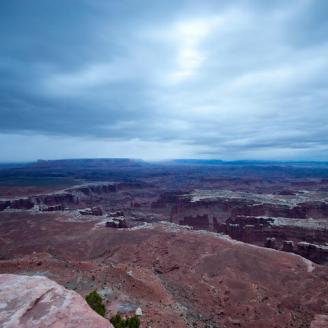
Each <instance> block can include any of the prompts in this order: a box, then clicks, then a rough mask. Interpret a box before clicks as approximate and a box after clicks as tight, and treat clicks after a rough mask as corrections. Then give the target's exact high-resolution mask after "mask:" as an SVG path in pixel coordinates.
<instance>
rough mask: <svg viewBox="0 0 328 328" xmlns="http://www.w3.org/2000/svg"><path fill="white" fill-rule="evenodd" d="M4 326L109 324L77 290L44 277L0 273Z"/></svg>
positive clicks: (97, 327) (95, 327) (93, 327)
mask: <svg viewBox="0 0 328 328" xmlns="http://www.w3.org/2000/svg"><path fill="white" fill-rule="evenodd" d="M0 300H1V312H0V326H1V327H2V328H50V327H65V328H77V327H79V328H110V327H112V325H111V324H110V323H109V321H108V320H106V319H104V318H102V317H101V316H99V315H98V314H97V313H96V312H94V311H93V310H92V309H91V308H90V307H89V305H88V304H87V303H86V302H85V300H84V299H83V298H82V297H81V296H80V295H79V294H77V293H75V292H74V291H70V290H67V289H65V288H64V287H62V286H60V285H58V284H57V283H55V282H54V281H51V280H49V279H48V278H45V277H40V276H35V277H30V276H21V275H13V274H2V275H0Z"/></svg>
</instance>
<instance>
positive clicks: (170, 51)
mask: <svg viewBox="0 0 328 328" xmlns="http://www.w3.org/2000/svg"><path fill="white" fill-rule="evenodd" d="M0 38H1V42H0V161H18V160H33V159H38V158H43V159H53V158H80V157H134V158H144V159H164V158H219V159H275V160H279V159H284V160H286V159H293V160H298V159H302V160H304V159H305V160H307V159H309V160H313V159H316V160H328V108H327V106H328V1H326V0H297V1H294V0H289V1H286V0H281V1H279V0H270V1H263V0H258V1H256V0H254V1H251V0H250V1H247V0H243V1H241V0H240V1H238V0H227V1H224V0H222V1H220V0H215V1H211V0H202V1H200V0H197V1H196V0H192V1H183V0H180V1H176V0H166V1H156V0H150V1H146V0H56V1H54V0H24V1H22V0H2V1H1V2H0Z"/></svg>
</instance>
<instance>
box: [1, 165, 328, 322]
mask: <svg viewBox="0 0 328 328" xmlns="http://www.w3.org/2000/svg"><path fill="white" fill-rule="evenodd" d="M327 168H328V165H325V164H324V163H272V162H268V163H266V162H263V163H262V162H260V163H257V162H254V163H252V162H251V163H243V162H242V163H235V162H228V163H225V162H219V163H217V162H215V163H214V164H213V162H210V163H206V161H205V162H202V161H201V162H197V161H182V162H181V161H170V162H165V163H147V162H142V161H134V160H127V159H118V160H114V159H111V160H105V159H104V160H101V159H98V160H91V159H90V160H73V161H70V160H66V161H64V160H63V161H41V162H36V163H31V164H26V166H23V167H21V166H20V167H19V168H9V169H8V168H7V169H1V170H0V273H1V274H8V273H10V274H20V275H30V276H45V277H48V278H50V279H52V280H54V281H56V282H57V283H59V284H60V285H62V286H64V287H65V288H67V289H69V290H74V291H76V292H77V293H79V294H80V295H82V296H85V295H86V294H87V293H89V292H90V291H92V290H94V289H96V290H97V291H99V293H100V294H101V295H102V297H103V299H104V300H105V302H106V315H105V316H106V318H110V317H111V316H113V315H114V314H116V313H121V314H123V315H125V314H129V313H133V312H134V311H136V309H138V308H139V307H140V308H141V309H142V313H143V315H142V317H141V323H142V327H153V328H154V327H208V328H209V327H246V328H248V327H249V328H250V327H258V328H261V327H268V326H270V327H281V328H283V327H312V328H313V327H320V325H321V326H322V325H324V322H325V321H326V316H327V315H328V303H327V302H326V300H327V296H328V295H327V294H328V289H327V273H328V272H327V270H328V266H327V264H328V178H327V176H328V173H327V172H328V170H327Z"/></svg>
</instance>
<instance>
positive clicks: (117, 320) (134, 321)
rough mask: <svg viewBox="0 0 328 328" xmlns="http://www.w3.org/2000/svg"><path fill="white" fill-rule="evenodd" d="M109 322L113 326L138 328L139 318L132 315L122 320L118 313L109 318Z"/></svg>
mask: <svg viewBox="0 0 328 328" xmlns="http://www.w3.org/2000/svg"><path fill="white" fill-rule="evenodd" d="M110 322H111V324H112V325H113V326H114V328H139V327H140V319H139V318H138V317H137V316H136V315H134V316H133V317H131V318H128V319H126V320H124V319H123V318H122V317H121V316H120V315H119V314H116V315H115V316H114V317H112V318H111V319H110Z"/></svg>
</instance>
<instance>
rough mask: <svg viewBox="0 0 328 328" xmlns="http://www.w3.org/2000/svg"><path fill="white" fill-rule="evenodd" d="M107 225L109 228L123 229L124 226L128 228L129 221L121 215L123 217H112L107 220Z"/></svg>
mask: <svg viewBox="0 0 328 328" xmlns="http://www.w3.org/2000/svg"><path fill="white" fill-rule="evenodd" d="M105 225H106V227H107V228H117V229H122V228H128V227H129V226H128V223H127V221H126V219H125V218H124V217H123V216H121V217H111V218H109V219H108V221H106V224H105Z"/></svg>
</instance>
